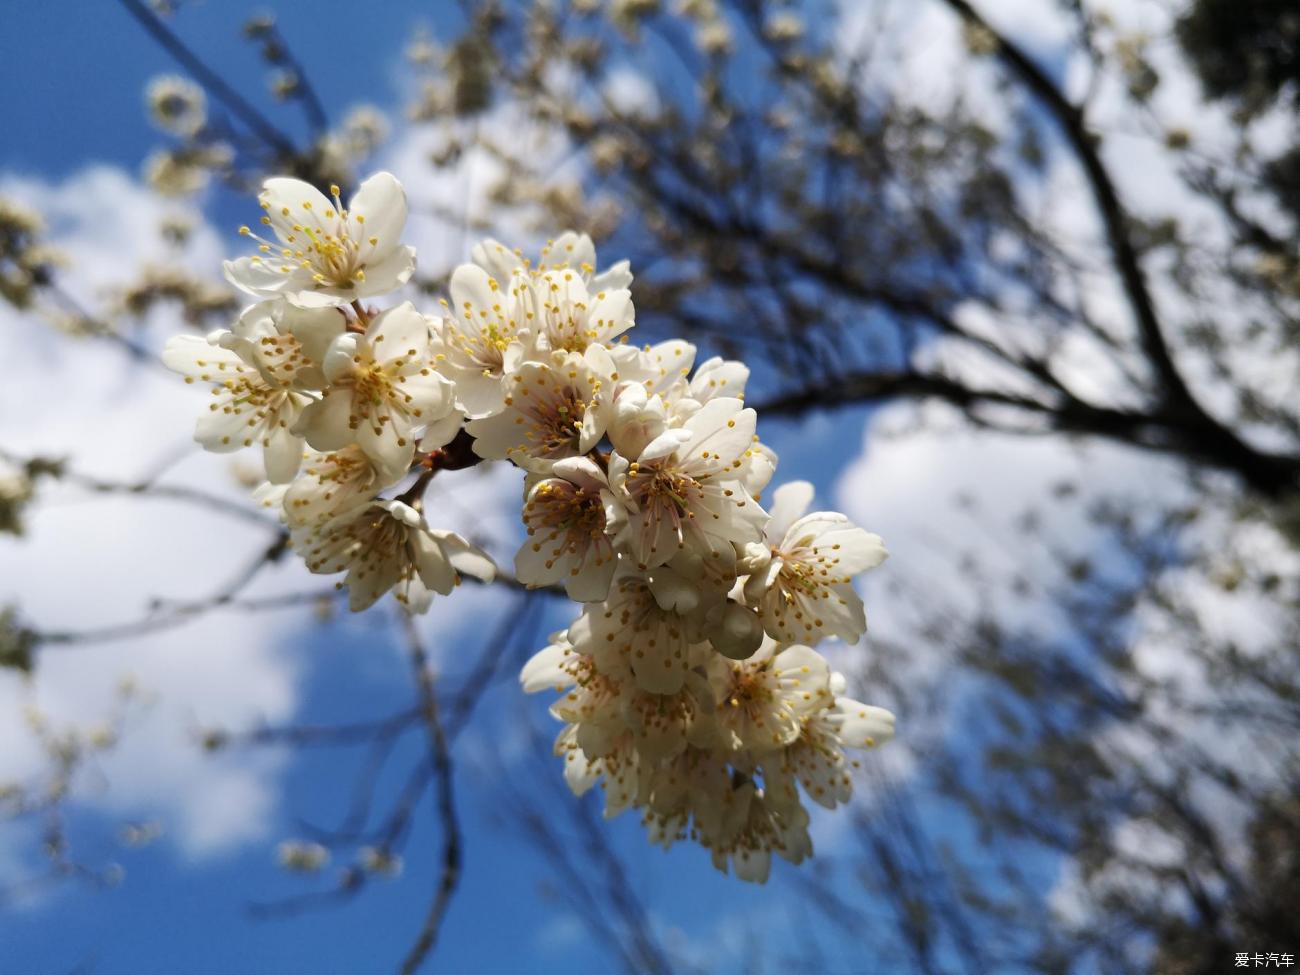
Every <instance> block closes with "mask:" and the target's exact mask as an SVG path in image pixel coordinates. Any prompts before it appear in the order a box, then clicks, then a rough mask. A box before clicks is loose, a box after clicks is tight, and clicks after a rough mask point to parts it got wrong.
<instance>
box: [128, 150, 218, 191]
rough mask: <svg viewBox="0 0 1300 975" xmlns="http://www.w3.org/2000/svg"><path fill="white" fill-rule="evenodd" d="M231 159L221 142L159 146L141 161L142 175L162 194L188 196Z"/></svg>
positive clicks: (201, 186)
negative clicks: (174, 147) (186, 145)
mask: <svg viewBox="0 0 1300 975" xmlns="http://www.w3.org/2000/svg"><path fill="white" fill-rule="evenodd" d="M232 158H233V156H232V153H231V151H230V149H229V148H228V147H226V146H224V145H221V144H214V145H206V146H197V147H193V148H185V149H159V150H158V151H157V152H154V153H152V154H151V155H150V156H149V157H148V158H147V159H146V160H145V161H144V178H145V181H146V182H147V183H148V184H149V186H150V187H152V188H153V190H154V191H155V192H157V193H159V194H161V195H162V196H172V197H179V196H189V195H191V194H193V193H197V192H199V191H200V190H202V189H204V188H205V187H206V186H207V185H208V182H209V181H210V179H211V176H212V172H213V171H219V170H224V169H225V168H227V167H228V166H229V165H230V162H231V160H232Z"/></svg>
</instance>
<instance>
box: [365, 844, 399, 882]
mask: <svg viewBox="0 0 1300 975" xmlns="http://www.w3.org/2000/svg"><path fill="white" fill-rule="evenodd" d="M360 860H361V869H363V870H365V871H366V872H367V873H377V874H380V875H382V876H385V877H396V876H398V875H399V874H401V872H402V867H403V863H402V858H401V857H400V856H398V855H397V854H395V853H393V852H392V851H390V850H385V849H382V848H380V847H377V846H363V847H362V848H361V853H360Z"/></svg>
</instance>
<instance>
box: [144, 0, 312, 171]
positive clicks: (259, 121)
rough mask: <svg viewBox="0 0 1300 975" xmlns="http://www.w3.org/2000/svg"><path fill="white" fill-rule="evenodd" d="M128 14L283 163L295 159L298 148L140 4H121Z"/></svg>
mask: <svg viewBox="0 0 1300 975" xmlns="http://www.w3.org/2000/svg"><path fill="white" fill-rule="evenodd" d="M121 3H122V6H123V7H125V8H126V10H127V13H129V14H130V15H131V16H132V17H134V18H135V19H136V21H137V22H138V23H139V24H140V26H141V27H143V28H144V29H145V30H146V31H147V32H148V33H149V35H150V36H151V37H152V38H153V39H154V40H155V41H157V42H158V44H159V46H161V47H162V49H163V50H165V51H166V52H167V53H168V54H170V55H171V56H172V57H173V58H174V59H175V60H176V61H177V63H179V64H180V65H181V66H182V67H183V68H185V70H187V71H189V72H190V73H191V74H193V75H194V77H195V78H196V79H198V81H199V83H200V84H201V85H203V87H204V88H206V89H207V90H208V91H209V92H210V93H211V94H212V96H213V97H214V98H216V99H217V100H218V101H220V102H221V103H222V104H224V105H225V106H226V107H227V108H229V109H230V110H231V111H232V112H233V113H234V114H235V115H236V116H238V117H239V120H240V121H241V122H243V123H244V124H245V125H246V126H248V128H249V129H250V130H251V131H252V132H253V133H254V134H255V135H257V137H258V138H259V139H261V140H262V141H263V142H265V143H266V144H267V146H268V147H270V148H271V149H273V150H275V152H277V153H279V154H280V155H281V156H283V157H284V158H286V159H290V158H292V157H293V156H295V155H297V152H298V150H297V148H296V147H295V146H294V144H293V143H292V142H291V141H290V140H289V138H288V137H287V136H285V135H284V133H282V132H281V131H280V130H279V129H277V128H276V127H275V126H274V125H272V124H271V122H270V120H269V119H267V117H266V116H265V115H263V114H262V113H261V112H259V111H258V110H257V109H256V108H254V107H253V106H252V104H250V103H249V102H248V101H247V100H246V99H245V98H244V96H243V95H241V94H240V93H239V92H237V91H235V89H234V88H232V87H231V86H230V85H228V84H226V82H225V79H223V78H222V77H221V75H219V74H218V73H217V72H216V71H214V70H212V69H211V68H209V67H208V66H207V65H206V64H205V63H204V62H203V61H202V60H201V59H200V58H199V57H198V55H196V54H195V53H194V52H193V51H191V50H190V49H189V47H188V46H187V45H186V44H185V42H184V41H182V40H181V39H180V38H179V37H177V36H176V35H175V34H174V33H173V32H172V31H171V30H170V29H169V28H168V27H167V25H166V24H164V23H163V22H162V21H161V20H159V19H158V17H157V16H156V15H155V14H154V13H153V12H152V11H151V10H149V8H148V7H146V6H145V5H144V4H143V3H141V2H140V0H121Z"/></svg>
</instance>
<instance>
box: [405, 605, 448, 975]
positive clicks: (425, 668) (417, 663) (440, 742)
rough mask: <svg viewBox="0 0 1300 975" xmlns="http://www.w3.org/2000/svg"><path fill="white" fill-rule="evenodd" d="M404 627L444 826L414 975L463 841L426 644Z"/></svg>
mask: <svg viewBox="0 0 1300 975" xmlns="http://www.w3.org/2000/svg"><path fill="white" fill-rule="evenodd" d="M402 625H403V626H404V627H405V630H406V639H407V644H408V647H409V655H410V658H411V668H412V670H413V672H414V675H415V686H416V689H417V691H418V692H419V698H420V715H421V718H422V719H423V721H424V725H425V728H426V729H427V731H428V735H429V760H430V763H431V764H432V769H433V773H434V787H435V804H436V809H437V814H438V819H439V821H440V822H441V824H442V873H441V876H440V877H439V880H438V888H437V890H436V892H435V893H434V896H433V901H432V903H430V905H429V911H428V914H426V915H425V919H424V924H423V925H422V926H421V928H420V932H419V934H418V935H417V936H416V939H415V943H414V944H413V945H412V946H411V949H410V951H409V952H407V955H406V958H405V959H404V960H403V961H402V966H401V969H400V971H401V972H402V975H412V973H414V972H416V971H419V969H420V967H421V966H422V965H423V964H424V962H425V960H426V959H427V958H428V957H429V955H430V953H431V952H432V951H433V949H434V947H435V946H436V944H437V942H438V933H439V931H440V930H441V928H442V922H443V919H444V918H445V917H446V914H447V908H448V906H449V905H450V904H451V898H452V896H453V895H454V894H455V892H456V887H457V885H458V884H459V882H460V875H461V862H462V840H461V833H460V820H459V819H458V818H457V815H456V796H455V791H454V775H453V769H452V760H451V750H450V748H449V747H448V744H447V736H446V734H445V733H444V732H443V727H442V720H441V718H440V717H439V714H438V695H437V694H436V693H435V691H434V687H433V675H432V673H431V672H430V670H429V658H428V654H427V653H425V650H424V643H423V641H422V640H421V639H420V634H419V632H418V631H417V629H416V626H415V620H414V619H413V618H412V617H411V616H410V614H408V613H403V614H402Z"/></svg>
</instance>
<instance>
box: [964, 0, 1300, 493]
mask: <svg viewBox="0 0 1300 975" xmlns="http://www.w3.org/2000/svg"><path fill="white" fill-rule="evenodd" d="M943 2H944V3H945V4H947V5H948V7H949V8H950V9H951V10H952V11H953V12H954V13H956V14H957V16H959V17H960V18H961V19H962V20H963V21H964V22H965V23H967V24H968V25H970V26H972V27H975V28H978V29H980V30H981V31H984V32H986V33H987V34H988V35H989V36H991V37H992V38H993V39H994V41H995V43H996V44H997V56H998V57H999V59H1000V60H1001V61H1002V63H1003V64H1004V65H1005V66H1006V67H1007V69H1008V70H1009V71H1010V72H1011V73H1012V74H1013V75H1014V76H1015V77H1016V78H1018V79H1019V80H1020V81H1021V82H1022V83H1023V84H1024V85H1025V87H1026V88H1028V89H1029V90H1030V91H1031V92H1032V93H1033V95H1034V97H1035V98H1037V99H1038V101H1039V102H1040V103H1041V104H1042V105H1043V107H1044V108H1046V109H1047V111H1048V113H1049V114H1050V115H1051V116H1052V118H1053V119H1055V121H1056V123H1057V125H1058V126H1059V128H1060V130H1061V132H1062V134H1063V135H1064V136H1065V139H1066V141H1067V142H1068V143H1069V145H1070V148H1071V149H1072V150H1073V152H1074V154H1075V156H1076V157H1077V158H1078V160H1079V164H1080V166H1081V167H1082V168H1083V172H1084V176H1085V177H1086V179H1087V181H1088V185H1089V187H1090V188H1091V190H1092V195H1093V199H1094V201H1095V203H1096V205H1097V211H1098V214H1099V215H1100V217H1101V221H1102V224H1103V226H1104V228H1105V234H1106V243H1107V246H1108V247H1109V249H1110V252H1111V259H1112V262H1113V263H1114V265H1115V270H1116V273H1117V274H1118V275H1119V278H1120V282H1121V284H1122V285H1123V290H1124V294H1125V297H1126V299H1127V301H1128V304H1129V307H1130V308H1131V310H1132V312H1133V318H1134V322H1135V324H1136V326H1137V330H1138V336H1139V339H1140V341H1141V344H1142V348H1143V351H1144V353H1145V355H1146V358H1147V361H1148V363H1149V365H1150V366H1151V369H1152V371H1153V372H1154V374H1155V377H1156V380H1157V381H1158V383H1159V394H1160V400H1161V403H1162V406H1163V407H1164V408H1165V409H1167V410H1168V411H1171V412H1172V413H1174V414H1175V415H1177V416H1178V417H1180V418H1181V419H1182V420H1183V421H1184V423H1185V424H1186V426H1187V427H1189V428H1190V429H1192V430H1194V431H1195V432H1194V434H1193V439H1194V442H1199V443H1201V444H1203V445H1204V448H1205V450H1206V451H1207V452H1208V453H1210V454H1211V455H1212V456H1213V457H1214V458H1215V459H1216V463H1217V464H1218V465H1219V466H1223V467H1225V468H1227V469H1229V470H1232V471H1234V472H1236V473H1237V474H1239V475H1240V476H1241V477H1242V479H1243V480H1244V481H1246V483H1247V484H1249V485H1250V486H1251V487H1252V488H1254V489H1255V490H1257V491H1259V492H1261V493H1263V494H1265V495H1270V496H1279V495H1283V494H1288V493H1291V492H1294V491H1295V490H1296V482H1297V477H1298V476H1300V463H1297V460H1296V458H1284V459H1279V458H1276V457H1272V456H1270V455H1267V454H1263V453H1261V452H1260V451H1258V450H1256V449H1255V448H1254V447H1252V446H1251V445H1250V444H1248V443H1246V442H1245V441H1244V440H1242V439H1241V438H1240V437H1238V436H1237V434H1236V433H1235V432H1234V431H1233V430H1231V429H1230V428H1228V427H1227V426H1225V425H1224V424H1222V423H1220V422H1219V421H1218V420H1217V419H1215V418H1214V417H1213V416H1211V415H1210V414H1209V413H1208V412H1207V411H1206V410H1205V408H1204V407H1203V406H1201V404H1200V402H1199V401H1198V400H1197V399H1196V397H1195V396H1194V395H1193V394H1192V391H1191V390H1190V389H1189V387H1188V385H1187V382H1186V380H1185V379H1184V378H1183V375H1182V373H1181V372H1180V371H1179V370H1178V366H1177V364H1176V363H1175V362H1174V358H1173V355H1172V353H1171V351H1170V348H1169V344H1168V341H1167V340H1166V338H1165V335H1164V331H1163V330H1162V328H1161V325H1160V319H1159V315H1158V313H1157V311H1156V307H1155V301H1154V299H1153V298H1152V295H1151V290H1150V288H1149V286H1148V284H1147V280H1146V275H1145V274H1144V272H1143V270H1142V264H1141V260H1140V258H1139V256H1138V251H1137V248H1136V247H1135V246H1134V243H1133V238H1132V236H1131V221H1130V218H1129V215H1128V212H1127V211H1126V210H1125V208H1124V204H1123V203H1122V202H1121V200H1120V197H1119V191H1118V189H1117V188H1116V186H1115V182H1114V180H1113V179H1112V178H1111V175H1110V172H1109V170H1107V168H1106V164H1105V162H1103V160H1102V158H1101V153H1100V150H1099V142H1098V138H1097V136H1096V135H1095V134H1094V133H1092V132H1090V131H1089V130H1088V126H1087V123H1086V120H1085V118H1084V113H1083V111H1082V110H1081V109H1080V108H1079V107H1078V106H1076V105H1074V104H1073V103H1072V102H1070V100H1069V99H1067V98H1066V97H1065V94H1064V93H1063V92H1062V91H1061V90H1060V89H1059V88H1058V87H1057V86H1056V84H1055V82H1053V81H1052V79H1051V78H1049V77H1048V76H1047V73H1046V72H1045V71H1044V70H1043V69H1042V68H1041V67H1039V65H1038V64H1037V63H1035V62H1034V60H1033V59H1032V58H1031V57H1030V56H1029V55H1028V54H1026V53H1025V51H1024V50H1022V49H1021V48H1020V46H1019V45H1017V44H1016V43H1015V42H1014V41H1012V40H1010V39H1009V38H1007V37H1006V36H1004V35H1003V34H1001V33H1000V32H998V31H997V30H996V29H995V28H993V27H991V26H990V25H989V23H988V21H987V20H985V19H984V18H983V17H982V16H981V15H980V14H979V12H978V11H976V10H975V8H974V7H973V6H971V4H970V3H969V2H968V0H943Z"/></svg>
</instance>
